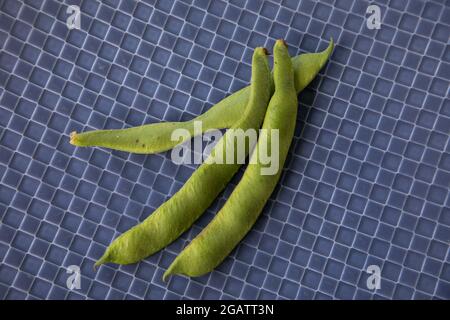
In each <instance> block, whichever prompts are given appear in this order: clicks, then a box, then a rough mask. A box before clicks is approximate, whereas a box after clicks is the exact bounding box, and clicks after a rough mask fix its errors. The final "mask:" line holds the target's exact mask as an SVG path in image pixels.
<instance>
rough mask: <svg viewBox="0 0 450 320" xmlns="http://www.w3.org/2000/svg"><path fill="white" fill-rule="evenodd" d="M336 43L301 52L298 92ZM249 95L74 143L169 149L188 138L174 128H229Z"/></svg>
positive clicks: (77, 137) (80, 136) (296, 62)
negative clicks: (183, 117) (180, 118)
mask: <svg viewBox="0 0 450 320" xmlns="http://www.w3.org/2000/svg"><path fill="white" fill-rule="evenodd" d="M333 46H334V44H333V39H331V40H330V44H329V45H328V48H326V49H325V50H324V51H322V52H318V53H307V54H301V55H298V56H296V57H294V58H293V59H292V64H293V67H294V76H295V89H296V91H297V93H299V92H300V91H302V90H303V89H304V88H305V87H306V86H307V85H308V84H309V83H310V82H311V81H312V80H313V79H314V77H315V76H316V75H317V73H318V72H319V70H320V69H321V68H322V67H323V66H324V65H325V63H326V62H327V60H328V57H329V56H330V54H331V51H332V50H333ZM249 95H250V89H249V87H245V88H243V89H241V90H239V91H237V92H236V93H234V94H232V95H230V96H228V97H227V98H225V99H223V100H222V101H220V102H219V103H217V104H216V105H214V106H212V107H211V108H210V109H209V110H208V111H206V112H205V113H203V114H201V115H199V116H198V117H196V118H194V119H192V120H190V121H185V122H160V123H152V124H147V125H143V126H138V127H132V128H126V129H114V130H94V131H88V132H83V133H76V132H72V133H71V135H70V143H71V144H73V145H75V146H80V147H86V146H99V147H106V148H111V149H116V150H121V151H127V152H134V153H143V154H148V153H158V152H162V151H167V150H170V149H172V148H173V147H175V146H176V145H177V144H179V143H181V142H184V141H185V139H183V138H181V139H179V140H172V139H171V134H172V132H173V130H174V129H177V128H180V129H186V130H188V131H189V132H190V134H191V136H194V122H195V121H202V133H204V132H206V131H208V130H211V129H225V128H230V127H231V126H233V125H234V124H235V123H237V121H239V119H240V118H241V117H242V113H243V110H244V108H245V106H246V105H247V102H248V97H249Z"/></svg>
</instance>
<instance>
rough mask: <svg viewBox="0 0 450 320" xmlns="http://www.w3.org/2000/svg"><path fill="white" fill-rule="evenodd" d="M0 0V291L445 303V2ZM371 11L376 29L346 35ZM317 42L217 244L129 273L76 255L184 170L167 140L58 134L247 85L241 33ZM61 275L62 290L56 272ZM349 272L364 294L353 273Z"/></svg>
mask: <svg viewBox="0 0 450 320" xmlns="http://www.w3.org/2000/svg"><path fill="white" fill-rule="evenodd" d="M71 4H75V5H79V6H80V8H81V12H82V17H81V30H69V29H68V28H67V27H66V18H67V13H66V8H67V5H66V4H63V3H61V2H60V1H55V0H33V1H28V0H25V1H19V0H3V1H0V182H1V184H0V219H1V225H0V259H1V264H0V298H2V299H179V298H188V299H220V298H222V299H239V298H243V299H432V298H433V299H434V298H437V299H449V298H450V263H449V257H450V256H449V243H450V205H449V204H450V198H449V189H450V144H449V134H450V103H449V101H450V100H449V99H448V94H449V91H448V90H449V87H448V84H449V79H450V49H449V46H448V40H449V39H448V36H449V34H450V20H449V17H450V6H449V3H448V1H440V0H434V1H421V0H390V1H388V0H378V1H374V2H370V3H369V2H368V1H355V2H351V1H346V0H345V1H344V0H328V1H323V2H320V3H317V2H314V1H310V0H302V1H291V0H274V1H259V0H247V1H230V2H226V1H221V0H219V1H201V0H183V1H182V0H180V1H166V0H164V1H157V0H145V1H134V0H109V1H103V2H99V1H94V0H74V1H71ZM369 4H377V5H379V7H380V8H381V13H382V21H381V28H380V29H379V30H369V29H368V28H366V24H365V23H366V14H365V12H366V8H367V6H368V5H369ZM330 37H333V38H334V39H335V42H336V48H335V50H334V52H333V55H332V57H331V59H330V61H329V62H328V64H327V65H326V67H325V68H324V69H323V70H322V71H321V72H320V74H319V75H318V76H317V78H316V79H315V80H314V81H313V82H312V83H311V85H309V87H308V88H307V89H305V90H304V92H303V93H302V94H301V95H300V99H299V100H300V103H299V116H298V123H297V131H296V135H295V139H294V142H293V144H292V148H291V152H290V156H289V159H288V161H287V163H286V166H285V173H284V174H283V176H282V179H281V181H280V183H279V185H278V187H277V189H276V192H275V193H274V194H273V195H272V197H271V200H270V201H269V202H268V204H267V206H266V208H265V210H264V212H263V214H262V216H261V218H260V219H259V221H258V222H257V224H256V225H255V227H254V228H253V229H252V231H251V232H250V233H249V234H248V236H247V237H246V238H245V239H244V241H243V242H242V243H241V244H240V245H239V246H238V247H237V248H236V250H234V251H233V252H232V254H231V255H230V256H229V257H228V258H227V259H226V260H225V262H224V263H223V264H222V265H220V266H219V267H218V268H217V269H216V270H214V271H213V272H212V273H210V274H208V275H205V276H203V277H200V278H197V279H187V278H184V277H172V278H171V279H170V281H169V282H168V283H164V282H162V274H163V272H164V270H165V269H166V268H167V266H168V265H169V264H170V262H171V261H172V260H173V259H174V257H175V255H176V254H177V253H178V252H180V250H181V249H182V248H183V247H184V246H185V245H186V244H187V243H188V242H189V241H190V240H191V239H192V238H193V237H194V236H195V235H196V234H197V233H198V232H199V231H200V230H201V229H202V228H203V227H204V226H205V225H206V224H207V223H208V221H209V220H210V219H211V218H212V217H213V216H214V214H215V212H216V211H217V209H218V208H220V206H221V205H222V204H223V203H224V201H225V200H226V197H227V196H228V195H229V194H230V192H231V190H232V186H233V185H235V184H236V183H237V182H238V179H234V180H233V182H232V184H231V186H230V187H228V188H227V189H226V191H225V193H224V194H223V195H222V196H220V198H219V199H218V200H217V201H216V202H215V203H214V204H213V205H212V207H211V208H210V209H209V210H208V211H207V212H206V213H205V215H204V216H203V217H202V218H201V219H199V221H198V222H196V224H195V225H194V227H193V228H192V229H190V230H189V231H188V232H186V233H185V234H184V235H182V236H181V238H180V239H179V240H177V241H176V242H174V243H173V244H171V245H170V246H169V247H167V248H166V249H165V250H163V251H161V252H160V253H157V254H155V255H154V256H152V257H150V258H148V259H146V260H145V261H142V262H141V263H139V264H135V265H130V266H121V267H118V266H111V265H107V266H102V267H101V268H100V269H99V270H98V271H97V272H94V270H93V268H92V266H93V264H94V262H95V260H96V259H97V258H99V257H100V255H101V254H102V252H103V250H104V249H105V247H106V246H107V245H108V244H109V243H110V242H111V240H112V239H114V238H115V237H116V236H117V235H118V234H120V233H121V232H123V231H125V230H127V229H128V228H130V227H131V226H133V225H135V224H136V223H138V221H141V220H142V219H144V218H145V217H146V216H148V215H149V214H150V213H151V212H152V211H153V210H154V209H155V208H157V207H158V206H159V205H160V204H161V203H162V202H164V201H165V200H166V199H167V198H168V197H170V196H171V195H172V194H173V193H174V192H175V191H176V190H177V189H178V188H179V187H180V186H181V185H182V184H183V183H184V181H186V179H187V178H188V177H189V175H190V174H191V173H192V171H193V170H194V166H183V165H182V166H175V165H174V164H173V163H172V162H171V160H170V157H169V155H170V154H169V153H163V154H158V155H148V156H143V155H133V154H128V153H124V152H116V151H112V152H111V151H109V150H105V149H100V148H74V147H73V146H71V145H70V144H69V143H68V134H69V133H70V132H71V131H74V130H76V131H84V130H92V129H103V128H124V127H129V126H136V125H141V124H144V123H150V122H158V121H163V120H166V121H180V120H187V119H191V118H193V117H194V116H196V115H198V114H200V113H202V112H204V111H206V110H207V109H208V108H209V107H211V105H213V104H214V103H216V102H218V101H220V100H221V99H222V98H223V97H225V96H227V95H229V94H230V93H231V92H234V91H236V90H237V89H239V88H241V87H243V86H245V85H246V84H247V83H248V81H249V78H250V70H251V66H250V62H251V53H252V50H253V48H254V47H255V46H266V47H268V48H271V47H272V45H273V43H274V41H275V39H277V38H285V39H286V40H287V42H288V44H289V49H290V52H291V54H293V55H294V54H299V53H303V52H316V51H318V50H322V49H324V48H325V47H326V45H327V43H328V40H329V39H330ZM69 265H77V266H79V267H80V270H81V275H82V277H81V288H80V289H73V290H69V289H68V288H67V286H66V280H67V278H68V277H69V274H68V273H67V272H66V268H67V267H68V266H69ZM369 265H377V266H379V267H380V269H381V278H382V280H381V288H380V289H378V290H370V289H368V288H367V286H366V281H367V279H368V277H369V274H368V273H367V272H366V270H367V267H368V266H369Z"/></svg>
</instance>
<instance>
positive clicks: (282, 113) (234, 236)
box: [163, 40, 298, 280]
mask: <svg viewBox="0 0 450 320" xmlns="http://www.w3.org/2000/svg"><path fill="white" fill-rule="evenodd" d="M274 81H275V93H274V95H273V96H272V98H271V100H270V103H269V106H268V108H267V112H266V116H265V119H264V124H263V126H262V128H263V129H267V130H272V129H276V130H279V131H278V132H279V146H278V147H279V150H278V151H279V167H278V170H277V171H276V173H275V174H274V175H262V174H261V169H262V168H263V167H264V165H263V164H262V163H261V162H260V161H259V160H260V159H259V157H258V150H259V149H260V148H269V152H271V150H270V146H271V135H270V134H268V135H264V134H261V135H260V137H259V140H258V144H257V146H256V149H255V150H254V152H253V153H252V155H251V160H250V163H249V165H248V167H247V169H246V170H245V172H244V175H243V176H242V179H241V181H240V182H239V184H238V185H237V186H236V188H235V189H234V191H233V193H232V194H231V195H230V197H229V199H228V200H227V202H226V203H225V205H224V206H223V207H222V209H221V210H220V211H219V212H218V213H217V215H216V216H215V217H214V219H213V220H212V221H211V222H210V223H209V224H208V225H207V226H206V227H205V228H204V229H203V230H202V232H201V233H200V234H199V235H198V236H197V237H196V238H195V239H194V240H192V242H191V243H190V244H189V245H188V246H187V247H186V248H184V250H183V251H182V252H181V253H180V254H179V255H178V256H177V258H176V259H175V260H174V261H173V263H172V264H171V265H170V266H169V268H168V270H167V271H166V272H165V273H164V277H163V278H164V280H165V279H167V277H168V276H169V275H171V274H184V275H187V276H191V277H196V276H201V275H203V274H205V273H208V272H210V271H212V270H213V269H214V268H215V267H216V266H217V265H219V264H220V263H221V262H222V261H223V259H225V257H226V256H227V255H228V254H229V253H230V252H231V251H232V250H233V248H234V247H235V246H236V245H237V244H238V243H239V242H240V241H241V240H242V238H243V237H244V236H245V235H246V234H247V232H248V231H249V230H250V228H251V227H252V226H253V224H254V223H255V222H256V220H257V218H258V216H259V214H260V212H261V211H262V209H263V207H264V205H265V204H266V202H267V200H268V199H269V197H270V195H271V194H272V192H273V190H274V188H275V186H276V184H277V182H278V180H279V178H280V175H281V172H282V168H283V164H284V162H285V160H286V156H287V154H288V150H289V146H290V144H291V141H292V138H293V136H294V129H295V123H296V120H297V106H298V103H297V93H296V90H295V87H294V74H293V69H292V63H291V59H290V58H289V53H288V50H287V47H286V45H285V44H284V41H283V40H278V41H277V42H276V43H275V47H274ZM252 160H254V161H253V162H252Z"/></svg>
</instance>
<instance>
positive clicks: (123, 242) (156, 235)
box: [96, 48, 273, 266]
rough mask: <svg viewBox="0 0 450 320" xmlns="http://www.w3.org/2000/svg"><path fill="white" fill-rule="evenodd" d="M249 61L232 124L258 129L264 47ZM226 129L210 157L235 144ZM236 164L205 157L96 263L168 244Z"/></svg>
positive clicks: (265, 90) (131, 258)
mask: <svg viewBox="0 0 450 320" xmlns="http://www.w3.org/2000/svg"><path fill="white" fill-rule="evenodd" d="M252 65H253V67H252V80H251V86H250V97H249V99H248V104H247V107H246V108H244V112H243V113H242V115H241V117H240V120H239V121H238V122H237V123H236V124H235V125H233V128H241V129H243V130H247V129H249V128H252V129H254V130H258V129H259V127H260V126H261V124H262V122H263V119H264V115H265V112H266V109H267V105H268V102H269V99H270V94H271V92H272V91H273V89H272V85H273V84H272V81H271V76H270V69H269V64H268V61H267V56H266V51H265V49H263V48H257V49H255V52H254V54H253V60H252ZM228 132H229V131H227V133H225V135H224V136H223V137H222V139H221V140H219V142H218V143H217V145H216V146H215V147H214V148H213V150H212V151H211V155H210V157H214V156H216V155H217V154H218V153H219V152H221V153H222V156H224V155H225V154H226V150H227V148H224V147H225V146H226V145H228V144H230V143H234V144H235V145H236V141H235V139H231V138H228V137H229V134H228ZM228 150H229V149H228ZM234 150H236V148H235V149H234ZM247 151H248V150H247ZM247 153H248V152H247ZM240 166H241V164H238V163H233V164H215V163H211V164H210V163H208V162H206V161H205V163H203V164H202V165H200V166H199V167H198V168H197V170H196V171H195V172H194V173H193V174H192V176H191V177H190V178H189V179H188V180H187V181H186V183H185V184H184V185H183V187H182V188H181V189H180V190H179V191H178V192H177V193H175V195H174V196H173V197H171V198H170V199H169V200H168V201H166V202H165V203H163V204H162V205H161V206H160V207H159V208H158V209H157V210H156V211H155V212H153V214H151V215H150V216H149V217H148V218H147V219H145V220H144V221H143V222H142V223H140V224H138V225H137V226H135V227H133V228H131V229H130V230H128V231H127V232H125V233H123V234H122V235H120V236H119V237H118V238H117V239H115V240H114V241H113V242H112V244H111V245H110V246H109V247H108V248H107V250H106V252H105V253H104V255H103V256H102V257H101V258H100V260H99V261H98V262H97V263H96V265H97V266H98V265H100V264H103V263H107V262H112V263H117V264H129V263H134V262H137V261H139V260H142V259H144V258H146V257H148V256H149V255H151V254H153V253H155V252H157V251H159V250H160V249H162V248H164V247H165V246H167V245H168V244H170V243H171V242H172V241H174V240H175V239H176V238H178V237H179V236H180V235H181V234H182V233H183V232H184V231H185V230H186V229H188V228H189V227H190V226H191V225H192V223H194V221H195V220H196V219H197V218H198V217H199V216H200V215H201V214H202V213H203V212H204V211H205V210H206V209H207V208H208V207H209V206H210V205H211V203H212V202H213V200H214V199H215V198H216V197H217V195H218V194H219V193H220V192H221V191H222V190H223V188H224V187H225V186H226V184H227V183H228V182H229V180H230V179H231V178H232V177H233V175H234V174H235V173H236V171H237V170H238V169H239V167H240Z"/></svg>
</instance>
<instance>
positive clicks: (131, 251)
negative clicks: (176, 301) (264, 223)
mask: <svg viewBox="0 0 450 320" xmlns="http://www.w3.org/2000/svg"><path fill="white" fill-rule="evenodd" d="M333 47H334V44H333V40H332V39H331V41H330V43H329V45H328V47H327V49H325V50H324V51H322V52H318V53H309V54H302V55H299V56H296V57H294V58H292V59H291V58H290V56H289V53H288V50H287V46H286V44H285V42H284V41H283V40H278V41H277V42H276V43H275V46H274V71H273V75H272V74H271V72H270V69H269V64H268V60H267V51H266V50H265V49H264V48H256V49H255V51H254V53H253V57H252V77H251V82H250V85H249V86H248V87H245V88H243V89H241V90H239V91H237V92H236V93H234V94H232V95H230V96H229V97H227V98H225V99H224V100H222V101H221V102H219V103H217V104H216V105H214V106H213V107H211V108H210V109H209V110H208V111H207V112H205V113H204V114H202V115H199V116H198V117H196V118H195V119H192V120H191V121H186V122H162V123H155V124H148V125H143V126H139V127H133V128H127V129H116V130H96V131H90V132H84V133H75V132H73V133H71V135H70V143H71V144H73V145H75V146H100V147H107V148H111V149H115V150H122V151H128V152H134V153H143V154H147V153H157V152H162V151H167V150H170V149H171V148H173V147H175V146H176V145H178V144H179V143H182V142H184V141H183V140H182V139H185V138H182V139H181V140H179V141H173V140H172V139H171V137H172V132H173V131H174V130H175V129H186V130H188V131H189V132H190V133H191V136H193V135H194V134H195V133H196V132H194V122H195V121H201V122H202V132H201V133H204V132H206V131H208V130H211V129H229V128H231V129H242V130H240V131H239V130H238V131H235V133H236V132H241V134H242V135H243V139H245V141H246V149H245V156H247V155H248V154H249V152H250V151H251V150H253V151H252V153H251V155H250V161H249V162H250V163H249V165H248V167H247V168H246V170H245V172H244V175H243V177H242V179H241V181H240V182H239V183H238V185H237V186H236V188H235V190H234V191H233V193H232V194H231V196H230V197H229V199H228V201H227V202H226V203H225V205H224V206H223V208H222V209H221V210H220V211H219V213H218V214H217V215H216V217H215V218H214V219H213V220H212V221H211V223H210V224H209V225H208V226H207V227H206V228H205V229H204V230H203V231H202V232H201V233H200V234H199V235H198V236H197V237H196V238H195V239H194V240H193V241H192V242H191V243H190V244H189V245H188V246H187V247H186V248H185V249H184V250H183V251H182V252H181V253H180V254H179V256H178V257H177V258H176V259H175V260H174V262H173V263H172V264H171V265H170V267H169V268H168V270H167V271H166V273H165V274H164V279H166V278H167V277H168V276H169V275H172V274H184V275H187V276H200V275H203V274H205V273H208V272H210V271H212V270H213V269H214V268H215V267H216V266H217V265H219V264H220V263H221V262H222V261H223V260H224V259H225V258H226V256H227V255H228V254H229V253H230V252H231V251H232V250H233V248H234V247H235V246H236V245H237V244H238V243H239V242H240V241H241V240H242V238H243V237H244V236H245V235H246V234H247V232H248V231H249V230H250V229H251V227H252V226H253V224H254V223H255V221H256V220H257V218H258V216H259V214H260V212H261V211H262V209H263V207H264V205H265V204H266V202H267V200H268V199H269V197H270V195H271V194H272V192H273V190H274V188H275V186H276V184H277V182H278V180H279V178H280V175H281V172H282V168H283V164H284V162H285V159H286V157H287V154H288V150H289V146H290V144H291V141H292V138H293V134H294V129H295V123H296V118H297V106H298V102H297V94H298V93H299V92H300V91H302V90H303V89H304V88H305V87H306V86H307V85H308V84H309V83H310V82H311V81H312V80H313V79H314V77H315V76H316V75H317V73H318V72H319V70H320V69H321V68H322V67H323V66H324V65H325V63H326V62H327V60H328V58H329V56H330V54H331V52H332V50H333ZM261 125H262V129H265V130H269V131H270V130H274V129H276V130H278V132H279V141H280V143H279V145H278V149H279V150H278V155H279V164H280V165H279V168H278V170H277V171H276V172H275V174H274V175H261V169H262V168H263V167H264V166H265V164H263V163H261V162H260V161H259V159H258V156H257V153H258V150H259V149H261V148H268V149H269V153H270V152H271V150H270V145H271V136H270V134H268V135H260V136H259V139H258V142H257V144H256V146H251V145H250V141H249V138H248V137H247V136H246V135H245V131H246V130H248V129H253V130H256V131H257V130H258V129H259V128H260V127H261ZM197 134H198V133H197ZM238 139H239V137H237V136H236V134H234V135H228V131H227V133H225V135H224V136H223V137H222V138H221V139H220V140H219V142H218V143H217V144H216V145H215V146H214V148H213V149H212V151H211V154H210V155H209V158H213V157H216V156H217V155H221V156H222V157H221V158H222V159H227V158H228V157H227V154H226V153H227V150H230V149H231V148H230V147H229V145H230V144H234V148H233V149H232V150H234V151H235V152H237V151H236V150H237V147H236V143H237V140H238ZM252 147H255V148H254V149H252ZM234 156H235V157H236V155H234ZM240 166H241V164H240V162H239V161H235V162H234V163H214V161H208V159H207V160H206V161H205V162H204V163H203V164H201V165H200V166H199V167H198V168H197V170H195V171H194V173H193V174H192V175H191V177H190V178H189V179H188V180H187V181H186V183H185V184H184V185H183V187H182V188H181V189H180V190H179V191H178V192H176V193H175V194H174V195H173V196H172V197H171V198H170V199H169V200H167V201H166V202H165V203H163V204H162V205H161V206H160V207H159V208H157V209H156V210H155V212H153V214H151V215H150V216H149V217H147V218H146V219H145V220H144V221H142V222H141V223H140V224H138V225H136V226H134V227H133V228H131V229H130V230H128V231H126V232H125V233H123V234H121V235H120V236H119V237H117V238H116V239H115V240H114V241H113V242H112V243H111V244H110V246H108V248H107V249H106V251H105V253H104V254H103V255H102V257H101V258H100V259H99V260H98V261H97V262H96V264H95V266H100V265H101V264H104V263H110V262H111V263H117V264H130V263H135V262H138V261H140V260H142V259H144V258H146V257H148V256H150V255H152V254H154V253H156V252H157V251H159V250H161V249H162V248H164V247H166V246H167V245H169V244H170V243H171V242H173V241H174V240H176V239H177V238H178V237H179V236H180V235H181V234H182V233H183V232H185V231H186V230H187V229H188V228H189V227H190V226H191V225H192V224H193V223H194V222H195V220H196V219H198V217H200V215H201V214H202V213H203V212H204V211H205V210H206V209H207V208H208V207H209V206H210V205H211V203H212V202H213V201H214V199H215V198H216V197H217V196H218V195H219V193H220V192H221V191H222V190H223V189H224V188H225V186H226V185H227V183H228V182H229V181H230V180H231V178H232V177H233V176H234V174H235V173H236V172H237V171H238V169H239V167H240Z"/></svg>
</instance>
